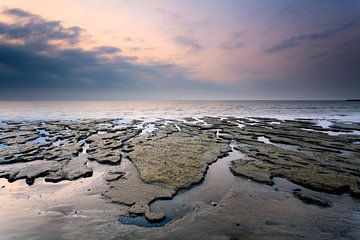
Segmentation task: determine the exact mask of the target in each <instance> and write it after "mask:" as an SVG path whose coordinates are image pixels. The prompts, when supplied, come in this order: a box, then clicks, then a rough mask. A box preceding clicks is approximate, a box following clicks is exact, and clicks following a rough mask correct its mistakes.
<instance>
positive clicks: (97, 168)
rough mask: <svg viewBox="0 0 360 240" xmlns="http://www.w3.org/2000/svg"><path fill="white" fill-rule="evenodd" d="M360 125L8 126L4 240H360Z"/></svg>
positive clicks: (215, 121) (208, 120)
mask: <svg viewBox="0 0 360 240" xmlns="http://www.w3.org/2000/svg"><path fill="white" fill-rule="evenodd" d="M359 133H360V124H359V123H354V122H347V123H341V122H335V121H334V122H329V124H326V125H325V126H324V125H323V126H320V125H319V124H318V123H317V122H315V121H314V120H311V119H299V120H286V121H279V120H277V119H271V118H234V117H227V118H220V117H219V118H216V117H204V118H201V119H194V118H184V119H178V120H174V119H161V120H155V121H144V120H132V121H125V120H123V119H89V120H73V121H67V120H62V121H19V122H17V121H7V122H2V123H1V124H0V239H135V238H136V239H184V238H185V239H359V238H360V228H359V227H358V226H359V224H360V201H359V198H360V135H359Z"/></svg>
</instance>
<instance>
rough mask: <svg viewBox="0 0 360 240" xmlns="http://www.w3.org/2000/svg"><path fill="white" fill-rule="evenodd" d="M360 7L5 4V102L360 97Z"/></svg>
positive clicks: (1, 89) (238, 1) (0, 16)
mask: <svg viewBox="0 0 360 240" xmlns="http://www.w3.org/2000/svg"><path fill="white" fill-rule="evenodd" d="M359 89H360V0H317V1H314V0H298V1H294V0H276V1H275V0H272V1H270V0H258V1H254V0H107V1H101V0H61V1H58V0H52V1H43V0H1V1H0V99H11V100H12V99H27V98H35V99H37V98H44V99H47V98H61V99H64V98H65V99H67V98H68V99H71V98H80V99H119V100H147V99H152V100H158V99H159V100H161V99H170V100H172V99H173V100H177V99H181V100H183V99H184V100H185V99H200V100H205V99H249V100H252V99H279V100H281V99H311V100H312V99H320V100H321V99H350V98H360V90H359Z"/></svg>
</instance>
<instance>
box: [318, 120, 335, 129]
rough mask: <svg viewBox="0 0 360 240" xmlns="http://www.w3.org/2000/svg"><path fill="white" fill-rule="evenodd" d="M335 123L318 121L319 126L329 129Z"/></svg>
mask: <svg viewBox="0 0 360 240" xmlns="http://www.w3.org/2000/svg"><path fill="white" fill-rule="evenodd" d="M332 124H333V123H332V122H331V121H329V120H318V121H317V122H316V125H317V126H320V127H322V128H329V127H330V126H331V125H332Z"/></svg>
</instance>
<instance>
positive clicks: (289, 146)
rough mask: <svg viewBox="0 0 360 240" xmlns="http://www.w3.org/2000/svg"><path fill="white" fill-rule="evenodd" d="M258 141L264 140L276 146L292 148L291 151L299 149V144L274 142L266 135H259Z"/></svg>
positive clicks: (286, 148)
mask: <svg viewBox="0 0 360 240" xmlns="http://www.w3.org/2000/svg"><path fill="white" fill-rule="evenodd" d="M258 141H259V142H263V143H265V144H271V145H274V146H276V147H278V148H282V149H285V150H290V151H294V152H297V151H299V147H298V146H295V145H290V144H281V143H274V142H272V141H271V140H270V139H269V138H267V137H264V136H261V137H258Z"/></svg>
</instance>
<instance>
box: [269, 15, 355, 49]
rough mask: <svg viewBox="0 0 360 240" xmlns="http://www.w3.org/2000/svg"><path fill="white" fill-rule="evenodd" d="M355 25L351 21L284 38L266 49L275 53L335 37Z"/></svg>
mask: <svg viewBox="0 0 360 240" xmlns="http://www.w3.org/2000/svg"><path fill="white" fill-rule="evenodd" d="M354 26H355V22H349V23H346V24H344V25H342V26H340V27H338V28H335V29H328V30H325V31H322V32H317V33H311V34H303V35H299V36H295V37H292V38H287V39H284V40H282V41H281V42H280V43H277V44H275V45H274V46H272V47H270V48H268V49H266V50H265V51H266V52H268V53H273V52H278V51H281V50H283V49H287V48H293V47H296V46H298V45H300V44H301V43H302V42H304V41H315V40H323V39H328V38H331V37H333V36H334V35H335V34H338V33H340V32H343V31H346V30H348V29H350V28H352V27H354Z"/></svg>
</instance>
